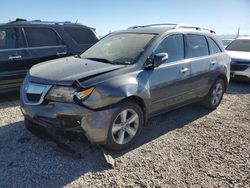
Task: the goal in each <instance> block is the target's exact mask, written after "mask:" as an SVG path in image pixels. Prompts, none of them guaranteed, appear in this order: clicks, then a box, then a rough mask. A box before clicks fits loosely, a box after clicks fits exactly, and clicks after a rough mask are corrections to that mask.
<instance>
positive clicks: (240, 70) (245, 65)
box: [226, 37, 250, 81]
mask: <svg viewBox="0 0 250 188" xmlns="http://www.w3.org/2000/svg"><path fill="white" fill-rule="evenodd" d="M226 51H227V53H228V55H229V56H230V57H231V58H232V64H231V77H232V78H234V79H239V80H247V81H249V80H250V37H240V38H237V39H236V40H234V41H233V42H232V43H230V44H229V45H228V46H227V48H226Z"/></svg>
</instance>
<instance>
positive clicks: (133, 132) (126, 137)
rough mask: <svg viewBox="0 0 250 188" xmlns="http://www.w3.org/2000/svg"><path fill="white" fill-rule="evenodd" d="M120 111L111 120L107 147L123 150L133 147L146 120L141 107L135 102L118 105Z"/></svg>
mask: <svg viewBox="0 0 250 188" xmlns="http://www.w3.org/2000/svg"><path fill="white" fill-rule="evenodd" d="M118 107H119V108H118V110H117V111H116V112H115V113H114V115H113V117H112V118H111V125H110V129H109V133H108V139H107V145H106V146H107V147H108V148H110V149H112V150H122V149H125V148H127V147H129V146H130V145H132V144H133V143H134V142H135V140H136V139H137V137H138V136H139V134H140V132H141V129H142V127H143V123H144V118H143V112H142V109H141V108H140V106H139V105H138V104H137V103H135V102H133V101H125V102H123V103H120V104H119V105H118Z"/></svg>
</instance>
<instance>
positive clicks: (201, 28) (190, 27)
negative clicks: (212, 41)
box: [175, 24, 215, 34]
mask: <svg viewBox="0 0 250 188" xmlns="http://www.w3.org/2000/svg"><path fill="white" fill-rule="evenodd" d="M182 28H183V29H195V30H204V31H209V32H210V33H214V34H215V31H214V30H212V29H209V28H206V27H200V26H197V25H183V24H178V25H176V26H175V29H182Z"/></svg>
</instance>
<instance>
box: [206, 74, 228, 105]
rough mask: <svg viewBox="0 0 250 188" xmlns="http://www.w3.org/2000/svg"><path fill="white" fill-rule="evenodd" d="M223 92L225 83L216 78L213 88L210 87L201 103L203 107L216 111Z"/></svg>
mask: <svg viewBox="0 0 250 188" xmlns="http://www.w3.org/2000/svg"><path fill="white" fill-rule="evenodd" d="M224 92H225V82H224V81H223V80H222V79H220V78H218V79H217V80H216V81H215V83H214V84H213V86H212V87H211V89H210V91H209V93H208V94H207V96H206V97H205V99H204V100H203V101H202V104H203V106H204V107H206V108H208V109H216V108H217V107H218V106H219V104H220V103H221V100H222V98H223V95H224Z"/></svg>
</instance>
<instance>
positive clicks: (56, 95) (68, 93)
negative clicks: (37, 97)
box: [46, 86, 76, 102]
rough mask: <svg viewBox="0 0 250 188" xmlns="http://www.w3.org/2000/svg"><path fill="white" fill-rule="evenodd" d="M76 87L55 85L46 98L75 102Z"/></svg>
mask: <svg viewBox="0 0 250 188" xmlns="http://www.w3.org/2000/svg"><path fill="white" fill-rule="evenodd" d="M75 91H76V90H75V89H74V88H72V87H64V86H54V87H52V88H51V90H50V91H49V93H48V94H47V96H46V99H48V100H51V101H58V102H74V93H75Z"/></svg>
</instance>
